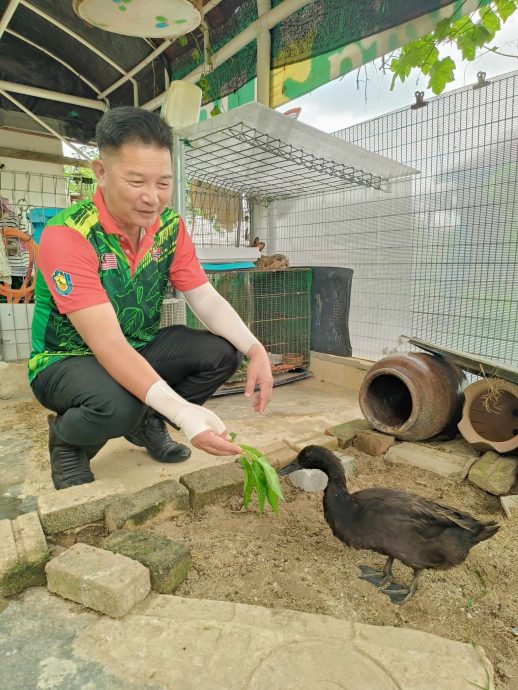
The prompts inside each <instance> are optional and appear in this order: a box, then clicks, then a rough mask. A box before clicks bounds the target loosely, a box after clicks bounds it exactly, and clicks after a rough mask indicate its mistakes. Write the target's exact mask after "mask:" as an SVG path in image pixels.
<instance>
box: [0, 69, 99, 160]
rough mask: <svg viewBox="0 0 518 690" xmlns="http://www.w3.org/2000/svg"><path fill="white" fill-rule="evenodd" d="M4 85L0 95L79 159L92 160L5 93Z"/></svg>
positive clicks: (0, 83) (0, 89)
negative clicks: (72, 151) (73, 152)
mask: <svg viewBox="0 0 518 690" xmlns="http://www.w3.org/2000/svg"><path fill="white" fill-rule="evenodd" d="M3 83H4V82H0V94H2V96H4V97H5V98H7V99H8V100H10V101H11V102H12V103H14V104H15V106H16V107H17V108H20V110H23V112H24V113H27V115H29V116H30V117H32V119H33V120H35V121H36V122H37V123H38V124H39V125H41V126H42V127H43V128H44V129H46V130H47V131H49V132H50V133H51V134H53V135H54V136H55V137H57V138H58V139H60V140H61V141H62V142H63V143H64V144H67V146H70V148H71V149H73V150H74V151H75V152H76V153H77V154H79V157H80V158H81V159H82V160H88V161H89V160H90V158H88V156H87V155H86V154H85V153H83V151H81V149H78V148H77V146H74V144H72V143H71V142H70V141H67V140H66V139H65V138H64V137H62V136H61V134H60V133H59V132H56V130H55V129H54V128H53V127H51V126H50V125H48V124H47V123H46V122H43V120H41V119H40V118H39V117H38V116H37V115H35V114H34V113H33V112H31V111H30V110H29V108H26V107H25V106H24V105H23V104H22V103H20V101H18V100H16V98H14V96H11V94H9V93H7V91H4V90H3V89H2V88H1V85H2V84H3Z"/></svg>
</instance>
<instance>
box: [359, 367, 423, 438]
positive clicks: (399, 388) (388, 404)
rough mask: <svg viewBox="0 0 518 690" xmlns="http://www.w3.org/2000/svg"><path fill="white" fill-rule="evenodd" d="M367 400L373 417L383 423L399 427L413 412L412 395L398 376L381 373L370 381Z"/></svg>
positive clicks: (395, 427) (391, 426) (394, 427)
mask: <svg viewBox="0 0 518 690" xmlns="http://www.w3.org/2000/svg"><path fill="white" fill-rule="evenodd" d="M365 402H366V403H367V405H368V408H369V410H370V412H371V414H372V416H373V417H375V418H376V419H377V420H378V421H379V422H380V423H381V424H383V425H384V426H386V427H390V428H392V429H399V428H400V427H401V426H403V424H404V423H405V422H407V421H408V420H409V419H410V415H411V414H412V396H411V394H410V391H409V390H408V387H407V386H406V385H405V383H404V382H403V381H402V380H401V379H400V378H398V377H397V376H392V375H390V374H381V375H380V376H376V378H374V379H373V380H372V382H371V383H370V385H369V387H368V389H367V394H366V396H365Z"/></svg>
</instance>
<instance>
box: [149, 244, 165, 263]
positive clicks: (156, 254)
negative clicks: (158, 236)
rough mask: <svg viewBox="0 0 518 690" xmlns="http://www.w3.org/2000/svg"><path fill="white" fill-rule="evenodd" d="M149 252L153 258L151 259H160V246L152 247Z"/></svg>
mask: <svg viewBox="0 0 518 690" xmlns="http://www.w3.org/2000/svg"><path fill="white" fill-rule="evenodd" d="M149 253H150V254H151V258H152V259H153V261H158V260H159V259H160V256H161V254H162V248H161V247H153V248H152V249H151V251H150V252H149Z"/></svg>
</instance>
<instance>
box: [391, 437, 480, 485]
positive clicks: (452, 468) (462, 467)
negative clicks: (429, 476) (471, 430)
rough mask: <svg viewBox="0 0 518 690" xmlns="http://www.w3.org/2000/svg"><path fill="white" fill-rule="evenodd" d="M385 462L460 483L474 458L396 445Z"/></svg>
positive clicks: (410, 444)
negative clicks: (431, 473) (405, 465)
mask: <svg viewBox="0 0 518 690" xmlns="http://www.w3.org/2000/svg"><path fill="white" fill-rule="evenodd" d="M385 460H386V461H387V462H392V463H401V464H408V465H413V466H414V467H420V468H421V469H423V470H428V472H433V473H434V474H440V475H442V476H443V477H447V478H448V479H452V480H453V481H458V482H461V481H462V480H463V479H465V478H466V476H467V474H468V472H469V469H470V467H471V466H472V465H473V463H474V462H475V460H476V457H475V456H469V455H456V454H455V453H447V452H446V451H442V450H437V449H436V448H430V447H429V446H426V445H423V444H420V443H406V442H405V443H398V444H397V445H395V446H392V447H391V448H389V449H388V451H387V453H386V454H385Z"/></svg>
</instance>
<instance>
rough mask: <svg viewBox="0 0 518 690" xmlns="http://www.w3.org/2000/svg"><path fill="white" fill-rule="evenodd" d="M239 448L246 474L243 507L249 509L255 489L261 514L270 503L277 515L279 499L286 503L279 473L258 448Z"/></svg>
mask: <svg viewBox="0 0 518 690" xmlns="http://www.w3.org/2000/svg"><path fill="white" fill-rule="evenodd" d="M230 437H231V438H232V440H234V438H235V434H230ZM239 447H240V448H241V449H242V451H243V455H242V456H241V467H242V468H243V472H244V473H245V483H244V486H243V507H244V508H248V505H249V503H250V500H251V498H252V494H253V492H254V489H255V491H256V493H257V505H258V508H259V512H260V513H263V512H264V506H265V503H266V501H268V503H269V504H270V507H271V509H272V510H273V512H274V513H277V512H278V511H279V498H280V499H281V501H284V496H283V495H282V490H281V485H280V484H279V477H278V476H277V472H276V471H275V469H274V468H273V467H272V466H271V465H270V463H269V462H268V460H267V459H266V458H265V456H264V455H263V453H261V451H260V450H257V448H253V447H252V446H245V445H242V444H239Z"/></svg>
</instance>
